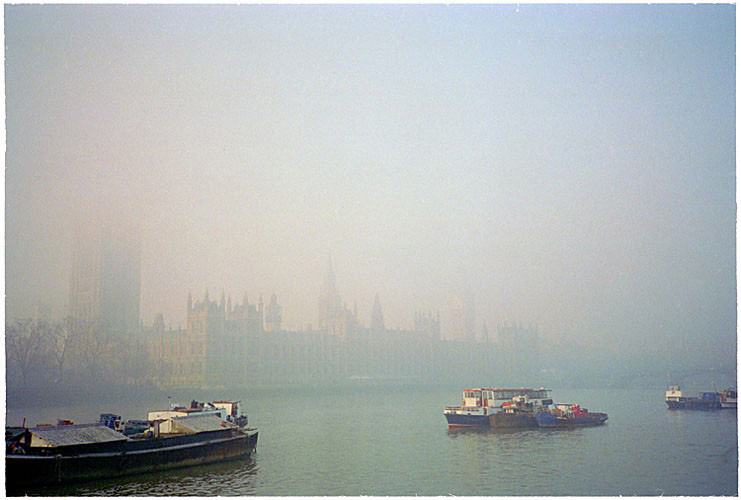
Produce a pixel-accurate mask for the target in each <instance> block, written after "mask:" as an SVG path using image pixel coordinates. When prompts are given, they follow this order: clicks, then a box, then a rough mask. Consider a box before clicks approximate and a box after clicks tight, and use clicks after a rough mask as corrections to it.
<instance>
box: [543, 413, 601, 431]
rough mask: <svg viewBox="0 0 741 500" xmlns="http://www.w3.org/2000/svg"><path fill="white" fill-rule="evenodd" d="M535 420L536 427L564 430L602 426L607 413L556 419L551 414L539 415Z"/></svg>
mask: <svg viewBox="0 0 741 500" xmlns="http://www.w3.org/2000/svg"><path fill="white" fill-rule="evenodd" d="M535 418H536V422H537V425H538V427H543V428H547V429H564V428H573V427H591V426H595V425H602V424H604V423H605V422H606V421H607V413H589V414H587V415H583V416H579V417H573V416H572V417H558V416H556V415H554V414H552V413H539V414H537V416H536V417H535Z"/></svg>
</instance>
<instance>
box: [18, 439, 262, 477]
mask: <svg viewBox="0 0 741 500" xmlns="http://www.w3.org/2000/svg"><path fill="white" fill-rule="evenodd" d="M168 440H172V442H168ZM158 441H159V442H158ZM152 445H153V447H150V448H146V447H144V446H142V443H138V446H136V447H131V449H124V450H116V451H111V452H93V453H81V454H77V455H61V454H59V455H51V456H44V455H33V454H29V455H6V457H5V465H6V469H5V474H6V475H5V477H6V481H7V485H8V486H9V487H10V486H22V485H34V486H36V485H42V484H55V483H56V484H60V483H67V482H77V481H88V480H93V479H103V478H111V477H120V476H127V475H131V474H138V473H145V472H154V471H161V470H168V469H175V468H181V467H189V466H193V465H202V464H209V463H215V462H222V461H225V460H231V459H236V458H242V457H247V456H249V455H251V454H252V453H253V452H254V451H255V448H256V447H257V432H254V433H250V434H247V433H242V432H240V433H238V434H236V435H229V436H226V437H218V438H213V439H208V440H205V441H195V442H188V441H184V440H179V439H178V438H167V439H164V440H152Z"/></svg>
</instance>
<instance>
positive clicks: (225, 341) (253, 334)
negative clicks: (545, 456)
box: [70, 233, 539, 388]
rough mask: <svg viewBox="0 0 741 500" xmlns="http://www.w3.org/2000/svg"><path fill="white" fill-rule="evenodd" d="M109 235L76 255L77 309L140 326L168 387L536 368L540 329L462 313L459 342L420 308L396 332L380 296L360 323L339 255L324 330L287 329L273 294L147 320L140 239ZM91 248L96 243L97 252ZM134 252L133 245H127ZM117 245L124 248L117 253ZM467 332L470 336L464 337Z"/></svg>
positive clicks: (102, 324) (321, 309)
mask: <svg viewBox="0 0 741 500" xmlns="http://www.w3.org/2000/svg"><path fill="white" fill-rule="evenodd" d="M113 236H115V234H113V233H112V234H106V233H104V237H103V239H102V240H93V241H92V243H93V244H92V245H87V246H78V248H77V250H76V251H75V253H74V257H73V275H72V278H71V285H70V305H71V311H70V315H71V316H72V317H73V318H75V319H78V320H82V321H85V322H88V323H90V322H92V323H96V324H97V325H98V327H99V329H102V330H104V331H108V330H110V331H109V333H114V334H116V333H122V332H132V333H133V331H134V330H137V331H136V332H135V333H137V334H138V335H137V337H138V338H139V339H140V342H139V345H140V346H146V351H147V357H148V368H147V369H146V370H145V372H146V374H144V375H143V377H145V378H146V381H147V382H150V383H152V384H155V385H157V386H160V387H182V388H207V387H237V386H243V385H252V384H255V385H273V384H319V383H328V382H343V381H349V380H374V381H425V382H430V381H436V380H448V381H470V380H479V381H481V383H491V381H493V380H494V378H495V377H497V380H498V381H501V383H506V382H507V380H512V381H515V380H523V377H524V378H525V379H527V378H530V377H528V375H533V376H535V375H537V373H535V372H536V371H537V367H538V366H539V363H538V362H537V344H538V341H537V339H538V335H537V331H535V330H533V329H528V328H521V327H517V326H505V327H499V329H498V336H497V338H491V337H489V334H488V332H487V331H486V329H485V328H484V331H483V333H482V335H481V336H478V338H477V335H476V334H475V332H473V331H469V330H471V329H472V326H471V325H473V318H472V314H469V312H465V313H464V314H461V312H462V311H461V310H460V308H458V309H457V314H455V313H456V311H454V316H456V317H457V318H458V319H461V327H460V330H461V332H459V333H458V335H457V338H458V339H457V340H450V339H444V338H443V336H442V335H441V327H440V315H439V313H437V314H433V313H432V312H417V313H415V315H414V327H413V329H411V330H400V329H389V328H387V327H386V325H385V323H384V318H383V310H382V307H381V303H380V299H379V297H378V296H376V297H375V301H374V304H373V310H372V314H371V317H370V323H369V325H365V324H363V322H362V321H360V320H359V318H358V314H357V310H351V309H349V308H348V307H347V306H346V305H345V303H344V302H343V301H342V298H341V296H340V293H339V292H338V288H337V284H336V279H335V275H334V270H333V267H332V263H331V260H330V261H329V262H328V265H327V270H326V273H325V275H324V279H323V282H322V285H321V289H320V293H319V297H318V304H317V305H318V307H317V313H318V314H317V318H318V322H317V327H316V328H315V329H314V328H311V327H309V328H307V329H306V330H304V331H286V330H284V329H283V328H282V325H281V319H282V310H281V306H280V303H279V301H278V298H277V297H276V296H275V295H272V296H271V297H270V299H269V300H268V301H267V302H265V301H263V298H262V296H260V297H258V298H257V300H256V302H250V301H249V300H248V297H247V295H246V294H245V295H244V296H243V297H242V298H241V300H234V301H233V300H232V298H231V297H225V296H224V294H223V293H222V294H221V296H220V297H219V298H218V299H212V298H211V297H210V295H209V293H208V291H206V292H205V293H204V295H203V296H202V297H199V298H194V297H193V296H192V295H191V294H188V296H187V301H186V304H185V307H186V311H187V322H186V326H185V328H178V329H171V328H166V327H165V321H164V318H163V317H162V315H158V316H157V317H156V318H155V319H154V321H153V323H152V324H151V325H147V326H144V325H143V324H142V323H141V321H140V318H139V302H140V289H139V287H140V284H139V283H140V279H139V273H140V264H139V259H140V256H139V253H138V248H139V247H138V245H135V244H134V245H130V246H128V247H127V246H126V245H125V244H123V243H125V241H126V240H125V239H124V238H118V239H117V238H113ZM90 248H92V249H97V250H95V251H91V250H90ZM126 248H128V250H126V251H124V250H122V249H126ZM117 249H118V250H117ZM460 333H463V335H461V334H460Z"/></svg>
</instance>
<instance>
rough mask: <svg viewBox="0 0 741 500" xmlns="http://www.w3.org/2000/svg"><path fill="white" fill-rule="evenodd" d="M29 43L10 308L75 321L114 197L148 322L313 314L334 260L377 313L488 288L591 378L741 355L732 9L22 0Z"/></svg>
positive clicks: (19, 12)
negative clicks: (251, 313)
mask: <svg viewBox="0 0 741 500" xmlns="http://www.w3.org/2000/svg"><path fill="white" fill-rule="evenodd" d="M5 46H6V50H5V57H6V62H5V90H6V115H7V116H6V137H7V152H6V171H5V288H6V323H9V322H11V321H13V320H15V319H16V318H24V317H31V316H32V315H33V314H34V311H35V310H36V308H37V306H38V305H39V304H44V305H46V306H47V307H48V308H50V311H51V317H52V318H55V319H61V318H63V317H64V316H66V315H67V314H68V311H69V303H68V302H69V299H68V295H69V287H70V270H71V262H72V240H73V238H72V235H73V234H74V233H75V231H79V230H80V229H81V228H84V227H85V226H86V225H87V224H88V223H89V221H90V220H93V219H95V218H96V217H99V216H100V214H101V213H108V212H111V213H115V214H116V216H117V217H119V218H125V219H127V220H128V222H129V223H130V224H132V225H135V226H137V227H139V228H140V229H139V231H140V234H141V245H142V246H141V249H142V250H141V309H140V311H141V320H142V321H143V322H144V323H145V324H151V323H152V322H153V320H154V318H155V315H157V314H158V313H162V314H163V316H164V320H165V323H166V324H167V325H170V326H172V327H173V328H176V327H178V326H179V325H180V326H185V321H186V301H187V296H188V293H189V292H191V293H192V294H193V295H194V296H196V297H201V296H202V295H203V294H204V292H205V291H206V290H208V291H209V293H210V294H211V297H212V298H218V297H219V296H220V295H221V293H222V292H224V293H225V294H226V295H227V296H230V297H232V298H233V299H237V300H241V299H242V297H243V296H244V294H245V293H246V294H247V296H248V298H249V300H250V302H256V301H257V300H258V298H259V296H260V295H262V297H263V299H264V300H265V301H266V302H267V301H268V300H269V298H270V297H271V295H272V294H273V293H274V294H275V295H276V297H277V299H278V302H279V303H280V305H281V306H282V311H283V328H284V329H286V330H303V329H305V328H306V326H307V325H308V324H312V325H314V326H315V327H316V325H317V311H318V309H317V301H318V297H319V293H320V287H321V284H322V281H323V279H324V275H325V272H326V270H327V265H328V261H329V260H330V258H331V261H332V265H333V269H334V273H335V276H336V278H337V288H338V291H339V293H340V294H341V297H342V299H343V301H344V302H346V304H347V307H349V308H353V307H355V306H356V307H357V312H358V319H359V320H360V322H361V323H363V324H365V325H366V326H368V325H370V323H371V313H372V309H373V304H374V298H375V297H376V295H378V297H379V300H380V303H381V305H382V307H383V316H384V321H385V325H386V327H388V328H392V329H396V328H398V329H407V330H411V329H412V327H413V324H414V314H415V312H417V311H432V312H433V314H435V313H437V312H439V313H440V316H441V329H442V336H443V338H446V336H448V330H447V328H448V327H449V325H450V323H451V321H452V319H451V312H450V311H451V308H454V307H455V304H458V303H460V301H461V300H467V301H472V302H473V303H475V328H476V331H477V332H478V333H480V332H481V331H482V329H483V325H484V324H486V325H487V329H488V331H489V332H490V333H492V334H495V333H496V329H497V325H504V324H509V323H513V322H514V323H522V324H523V325H533V326H534V327H537V329H538V334H539V336H540V338H541V341H542V344H541V354H542V355H543V356H546V357H547V356H548V355H549V350H551V349H553V350H556V349H559V350H560V352H561V353H570V354H569V355H570V356H573V358H571V359H574V360H575V361H574V363H575V367H577V365H582V364H583V365H584V366H585V367H590V368H589V369H591V370H594V369H595V366H596V365H598V366H599V368H600V369H607V368H606V367H608V366H611V365H610V364H611V363H613V364H614V366H618V367H621V369H622V370H623V371H626V370H627V371H632V370H638V369H641V367H647V366H657V367H658V369H659V370H668V369H670V368H671V367H672V366H681V367H683V368H695V367H698V368H701V367H725V368H732V369H735V366H736V310H737V309H736V234H735V230H736V200H735V194H736V186H735V181H736V176H735V174H736V163H735V156H736V153H735V136H736V130H735V113H736V103H735V85H736V82H735V57H736V56H735V46H736V40H735V6H733V5H562V6H555V5H553V6H546V5H524V6H519V7H517V6H508V5H496V6H482V5H468V6H463V5H453V6H444V5H419V6H391V5H387V6H384V5H373V6H314V5H305V6H299V5H292V6H267V5H251V6H236V5H232V6H216V5H209V6H194V5H188V6H185V5H169V6H154V5H125V6H123V5H119V6H94V5H83V6H79V5H6V6H5ZM554 352H555V351H554ZM563 355H564V356H565V355H566V354H563Z"/></svg>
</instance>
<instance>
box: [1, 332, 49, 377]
mask: <svg viewBox="0 0 741 500" xmlns="http://www.w3.org/2000/svg"><path fill="white" fill-rule="evenodd" d="M49 331H50V328H49V325H48V324H46V323H43V322H36V321H33V320H30V319H24V320H18V321H16V322H15V325H13V326H7V325H6V326H5V349H6V356H7V360H8V361H9V362H11V363H12V364H13V365H14V366H15V368H16V369H17V370H18V373H19V374H20V377H21V385H22V386H23V387H25V386H27V385H28V381H29V375H30V374H31V373H32V371H33V370H34V369H35V368H37V367H38V365H39V363H40V361H41V360H42V358H43V357H44V354H45V352H44V351H45V347H46V345H45V344H46V343H47V341H48V339H49Z"/></svg>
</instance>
